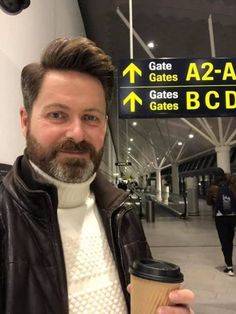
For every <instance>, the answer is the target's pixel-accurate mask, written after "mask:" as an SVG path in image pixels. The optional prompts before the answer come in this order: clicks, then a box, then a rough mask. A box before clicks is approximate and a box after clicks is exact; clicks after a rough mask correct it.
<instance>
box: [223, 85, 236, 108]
mask: <svg viewBox="0 0 236 314" xmlns="http://www.w3.org/2000/svg"><path fill="white" fill-rule="evenodd" d="M230 95H231V96H232V97H234V103H233V104H230ZM225 107H226V109H236V92H235V91H233V90H227V91H226V92H225Z"/></svg>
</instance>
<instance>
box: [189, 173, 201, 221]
mask: <svg viewBox="0 0 236 314" xmlns="http://www.w3.org/2000/svg"><path fill="white" fill-rule="evenodd" d="M186 190H187V203H188V205H187V215H192V216H197V215H199V206H198V193H197V192H198V189H197V178H196V177H187V178H186Z"/></svg>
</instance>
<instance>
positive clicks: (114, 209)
mask: <svg viewBox="0 0 236 314" xmlns="http://www.w3.org/2000/svg"><path fill="white" fill-rule="evenodd" d="M113 77H114V67H113V65H112V63H111V60H110V58H109V57H108V56H107V55H106V54H105V53H104V52H103V51H102V50H101V49H100V48H98V47H97V46H96V45H95V43H93V42H92V41H90V40H88V39H86V38H82V37H79V38H71V39H66V38H61V39H57V40H54V41H52V42H51V43H50V44H49V46H48V47H47V49H46V50H45V52H44V53H43V55H42V58H41V61H40V63H32V64H29V65H27V66H25V67H24V68H23V70H22V74H21V83H22V93H23V100H24V107H22V108H21V109H20V117H21V125H22V132H23V135H24V136H25V138H26V149H25V152H24V155H23V156H19V157H18V158H17V159H16V161H15V163H14V165H13V168H12V169H11V170H10V171H9V173H8V174H7V175H6V177H5V178H4V180H3V183H2V185H1V187H0V259H1V264H0V313H1V314H7V313H10V314H18V313H24V314H49V313H50V314H67V313H70V314H73V313H76V314H78V313H112V314H113V313H122V314H123V313H129V312H130V302H129V298H130V296H129V292H128V290H129V289H128V290H127V287H128V286H129V280H130V279H129V266H130V265H131V264H132V262H133V261H134V260H135V259H138V258H150V257H151V252H150V248H149V246H148V244H147V241H146V238H145V235H144V232H143V229H142V225H141V222H140V220H139V219H138V218H137V216H136V215H135V214H134V208H133V207H132V205H130V202H129V195H128V193H127V192H125V191H123V190H120V189H117V188H116V187H114V185H112V184H111V183H109V182H108V181H107V180H106V179H105V178H104V177H103V175H102V174H101V173H100V172H99V170H98V168H99V165H100V161H101V158H102V154H103V148H104V140H105V135H106V128H107V119H108V118H107V109H108V104H109V103H110V100H111V97H112V87H113ZM121 213H122V214H121ZM129 288H130V287H129ZM131 293H132V287H131ZM169 298H170V302H171V305H170V306H167V307H162V308H159V309H157V313H162V314H163V313H166V314H172V313H175V314H188V313H192V310H191V309H190V307H189V304H190V303H191V302H192V301H193V298H194V296H193V292H191V291H190V290H187V289H180V290H178V291H174V292H172V293H171V294H170V296H169ZM180 304H181V305H180Z"/></svg>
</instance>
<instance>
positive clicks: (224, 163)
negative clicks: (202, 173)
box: [215, 145, 230, 173]
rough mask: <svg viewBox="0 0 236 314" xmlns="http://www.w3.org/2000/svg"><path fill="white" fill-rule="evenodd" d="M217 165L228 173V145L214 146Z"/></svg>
mask: <svg viewBox="0 0 236 314" xmlns="http://www.w3.org/2000/svg"><path fill="white" fill-rule="evenodd" d="M215 150H216V157H217V167H220V168H222V169H223V170H224V172H225V173H230V147H229V146H228V145H222V146H216V148H215Z"/></svg>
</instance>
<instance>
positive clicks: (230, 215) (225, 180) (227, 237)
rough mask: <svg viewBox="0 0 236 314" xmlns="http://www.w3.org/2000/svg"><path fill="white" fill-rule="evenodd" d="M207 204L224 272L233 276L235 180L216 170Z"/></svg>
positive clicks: (235, 214)
mask: <svg viewBox="0 0 236 314" xmlns="http://www.w3.org/2000/svg"><path fill="white" fill-rule="evenodd" d="M207 204H208V205H212V209H213V217H214V219H215V225H216V230H217V233H218V236H219V240H220V243H221V250H222V253H223V256H224V261H225V267H224V272H225V273H226V274H228V275H229V276H234V269H233V248H234V234H235V227H236V187H235V178H234V177H233V176H230V175H226V174H225V173H224V171H223V169H221V168H217V172H216V174H215V180H214V182H213V183H212V184H211V185H210V187H209V189H208V192H207Z"/></svg>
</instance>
